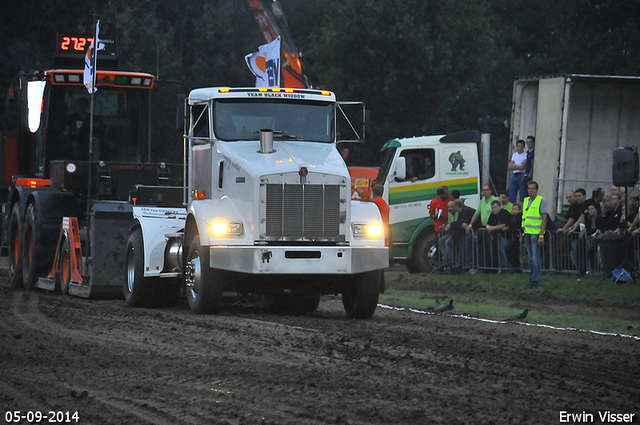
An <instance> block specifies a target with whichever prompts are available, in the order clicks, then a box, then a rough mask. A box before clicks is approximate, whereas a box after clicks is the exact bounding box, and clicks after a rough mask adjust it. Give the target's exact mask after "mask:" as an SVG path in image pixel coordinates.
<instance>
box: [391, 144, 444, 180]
mask: <svg viewBox="0 0 640 425" xmlns="http://www.w3.org/2000/svg"><path fill="white" fill-rule="evenodd" d="M400 156H402V157H404V158H405V160H406V163H407V177H406V179H405V181H409V180H410V181H418V180H429V179H431V178H433V177H434V176H435V174H436V166H435V150H434V149H408V150H405V151H403V152H402V153H401V154H400Z"/></svg>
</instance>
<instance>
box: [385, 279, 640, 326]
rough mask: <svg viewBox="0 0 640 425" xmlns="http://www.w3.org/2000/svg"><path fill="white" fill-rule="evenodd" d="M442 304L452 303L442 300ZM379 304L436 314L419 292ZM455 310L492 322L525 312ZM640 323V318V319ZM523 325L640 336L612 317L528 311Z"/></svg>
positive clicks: (388, 296)
mask: <svg viewBox="0 0 640 425" xmlns="http://www.w3.org/2000/svg"><path fill="white" fill-rule="evenodd" d="M439 301H440V302H441V303H445V302H448V301H449V300H448V299H447V300H439ZM380 303H382V304H386V305H389V306H392V307H404V308H413V309H416V310H422V311H433V308H434V307H435V298H433V296H432V295H430V294H425V293H420V292H417V291H398V290H388V291H386V292H385V294H384V295H381V296H380ZM453 306H454V310H453V311H451V312H447V314H465V315H469V316H472V317H479V318H483V319H491V320H504V319H506V318H508V317H512V316H515V315H517V314H520V313H522V311H523V309H519V308H518V309H516V308H510V307H504V306H500V305H494V304H484V303H465V302H456V300H455V299H454V302H453ZM638 320H639V321H640V318H639V319H638ZM522 321H523V322H527V323H533V324H542V325H548V326H554V327H558V328H575V329H583V330H592V331H597V332H606V333H615V334H625V335H640V330H638V329H633V328H632V329H627V327H628V326H629V325H632V324H637V323H630V321H628V320H622V319H616V318H611V317H600V316H588V315H575V314H562V315H559V314H545V313H539V312H529V314H528V315H527V318H526V319H525V320H522Z"/></svg>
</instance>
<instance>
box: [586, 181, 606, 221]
mask: <svg viewBox="0 0 640 425" xmlns="http://www.w3.org/2000/svg"><path fill="white" fill-rule="evenodd" d="M603 199H604V189H603V188H601V187H596V188H595V189H593V192H591V198H589V199H587V201H586V202H585V203H584V213H585V214H587V208H588V207H589V205H593V206H595V207H596V209H597V210H598V213H600V212H601V211H602V206H601V205H600V204H601V203H602V200H603Z"/></svg>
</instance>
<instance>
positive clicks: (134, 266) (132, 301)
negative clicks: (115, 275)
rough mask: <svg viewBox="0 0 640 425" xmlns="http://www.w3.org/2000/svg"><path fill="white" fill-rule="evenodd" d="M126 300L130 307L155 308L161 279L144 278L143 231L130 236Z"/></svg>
mask: <svg viewBox="0 0 640 425" xmlns="http://www.w3.org/2000/svg"><path fill="white" fill-rule="evenodd" d="M124 261H125V267H124V286H123V290H124V300H125V302H126V303H127V305H128V306H129V307H155V305H156V304H157V295H156V292H157V291H156V289H157V287H158V284H159V282H158V280H159V278H145V277H144V245H143V243H142V230H140V229H139V228H137V229H135V230H134V231H133V233H131V235H130V236H129V240H128V241H127V248H126V251H125V259H124Z"/></svg>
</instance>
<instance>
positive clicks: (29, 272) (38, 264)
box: [22, 202, 55, 289]
mask: <svg viewBox="0 0 640 425" xmlns="http://www.w3.org/2000/svg"><path fill="white" fill-rule="evenodd" d="M36 214H37V213H36V205H35V203H33V202H32V203H30V204H29V205H28V206H27V211H26V213H25V215H24V226H23V228H22V284H23V286H24V289H33V288H35V286H36V282H37V280H38V277H39V276H41V275H45V274H47V273H48V272H49V271H51V264H48V263H49V261H48V260H49V258H51V253H47V252H46V248H47V247H46V246H44V244H42V243H41V240H40V237H39V236H40V229H39V228H38V226H37V223H38V220H37V217H36ZM53 249H54V250H55V245H54V247H53ZM47 265H48V266H49V267H48V268H49V270H47Z"/></svg>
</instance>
